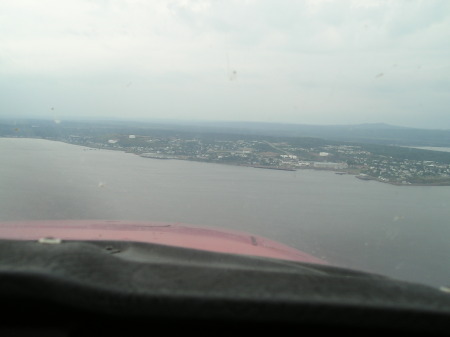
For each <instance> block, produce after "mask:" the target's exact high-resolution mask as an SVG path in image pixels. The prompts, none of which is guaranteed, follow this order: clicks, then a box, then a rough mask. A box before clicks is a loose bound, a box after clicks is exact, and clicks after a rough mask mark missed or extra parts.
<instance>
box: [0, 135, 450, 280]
mask: <svg viewBox="0 0 450 337" xmlns="http://www.w3.org/2000/svg"><path fill="white" fill-rule="evenodd" d="M0 158H1V165H0V221H13V220H47V219H108V220H145V221H165V222H182V223H188V224H198V225H204V226H215V227H223V228H228V229H235V230H241V231H245V232H250V233H253V234H256V235H262V236H265V237H267V238H270V239H273V240H277V241H280V242H282V243H284V244H288V245H290V246H293V247H295V248H297V249H300V250H303V251H305V252H307V253H310V254H312V255H315V256H317V257H321V258H325V259H326V260H327V261H329V262H330V263H331V264H335V265H338V266H344V267H350V268H354V269H360V270H365V271H371V272H376V273H380V274H384V275H388V276H391V277H395V278H400V279H404V280H409V281H414V282H421V283H425V284H429V285H433V286H441V285H449V284H450V263H449V261H450V244H448V241H449V239H450V222H449V215H450V187H447V186H394V185H389V184H383V183H379V182H376V181H362V180H358V179H355V177H354V176H351V175H342V176H341V175H336V174H334V173H333V172H328V171H314V170H299V171H295V172H290V171H278V170H265V169H257V168H249V167H238V166H229V165H219V164H208V163H198V162H191V161H181V160H158V159H149V158H141V157H139V156H137V155H134V154H130V153H124V152H119V151H110V150H98V149H89V148H86V147H81V146H75V145H70V144H65V143H61V142H55V141H48V140H41V139H19V138H0Z"/></svg>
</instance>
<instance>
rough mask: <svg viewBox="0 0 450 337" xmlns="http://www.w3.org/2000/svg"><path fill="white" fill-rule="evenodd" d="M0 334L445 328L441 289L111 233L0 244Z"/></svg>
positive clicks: (446, 302)
mask: <svg viewBox="0 0 450 337" xmlns="http://www.w3.org/2000/svg"><path fill="white" fill-rule="evenodd" d="M0 296H1V303H2V306H3V309H4V310H3V314H2V318H3V319H2V323H1V328H0V333H1V335H2V336H8V335H11V336H39V335H42V336H98V335H102V336H133V335H136V336H147V335H155V334H159V333H160V332H164V333H187V332H189V331H193V332H195V333H196V334H197V335H198V334H200V335H222V334H229V333H244V332H245V333H247V332H248V333H254V332H257V331H258V332H259V331H263V332H268V331H274V332H276V333H277V334H279V333H285V334H286V333H290V332H292V333H294V334H296V335H309V334H313V333H314V334H316V333H333V334H336V333H344V334H345V335H347V336H348V335H360V334H365V335H368V334H374V335H380V334H382V333H387V332H390V333H396V334H399V333H401V334H403V333H407V334H408V335H414V334H425V333H426V334H428V335H433V334H434V335H446V334H448V331H449V330H448V328H449V326H450V323H449V322H450V296H449V294H448V293H446V292H444V291H441V290H439V289H434V288H431V287H428V286H423V285H417V284H411V283H406V282H401V281H397V280H393V279H390V278H387V277H384V276H379V275H372V274H367V273H363V272H358V271H353V270H346V269H342V268H336V267H331V266H323V265H314V264H306V263H299V262H291V261H284V260H276V259H270V258H260V257H252V256H242V255H232V254H221V253H212V252H205V251H199V250H192V249H186V248H178V247H171V246H163V245H156V244H145V243H133V242H114V241H101V242H99V241H95V242H92V241H63V242H53V243H49V242H47V243H40V242H36V241H12V240H2V241H0Z"/></svg>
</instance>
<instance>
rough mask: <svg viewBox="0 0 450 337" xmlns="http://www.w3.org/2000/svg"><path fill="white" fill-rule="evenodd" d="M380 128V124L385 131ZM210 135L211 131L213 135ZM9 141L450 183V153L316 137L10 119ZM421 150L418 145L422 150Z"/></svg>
mask: <svg viewBox="0 0 450 337" xmlns="http://www.w3.org/2000/svg"><path fill="white" fill-rule="evenodd" d="M378 127H379V126H378ZM208 131H209V132H208ZM0 136H2V137H31V138H44V139H52V140H57V141H62V142H67V143H70V144H76V145H83V146H87V147H91V148H101V149H112V150H120V151H126V152H131V153H135V154H137V155H140V156H141V157H147V158H154V159H179V160H191V161H200V162H212V163H221V164H229V165H239V166H250V167H255V168H261V169H274V170H286V171H294V170H302V169H314V170H331V171H335V172H336V173H337V174H352V175H355V176H356V177H357V178H359V179H362V180H374V181H379V182H383V183H389V184H394V185H403V186H408V185H409V186H411V185H430V186H438V185H444V186H448V185H450V153H449V152H439V151H430V150H424V149H417V148H412V147H405V146H404V145H402V146H395V145H384V144H374V143H357V142H349V141H343V140H331V139H322V138H313V137H298V136H290V137H276V136H268V135H263V134H252V133H251V132H245V130H241V133H239V132H237V131H231V130H229V129H224V132H222V133H221V132H218V131H217V129H214V132H212V131H211V130H208V129H207V128H205V129H198V128H192V127H186V128H185V129H182V128H180V127H171V126H170V125H169V126H168V125H165V126H161V125H156V124H142V125H135V124H133V123H125V122H123V123H117V122H116V123H112V124H111V123H109V122H99V121H98V122H89V123H88V122H79V121H78V122H76V121H66V122H62V123H61V122H59V123H54V122H53V123H52V122H51V121H45V120H23V121H21V122H19V123H18V122H17V121H14V122H12V121H2V122H1V123H0ZM414 145H415V144H411V146H414Z"/></svg>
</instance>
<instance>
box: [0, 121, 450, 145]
mask: <svg viewBox="0 0 450 337" xmlns="http://www.w3.org/2000/svg"><path fill="white" fill-rule="evenodd" d="M3 122H4V123H2V121H0V131H1V129H2V128H5V127H6V125H8V126H7V129H10V128H11V120H8V121H6V120H3ZM15 123H17V125H21V124H22V127H23V126H24V125H23V124H30V123H32V124H36V125H41V126H44V125H45V126H47V127H52V129H55V132H56V129H57V128H56V126H58V127H59V128H61V127H62V128H67V127H72V128H90V127H92V126H95V127H101V128H105V129H108V130H109V131H110V132H116V131H119V130H122V131H123V130H124V128H126V129H127V130H128V131H129V132H130V133H139V131H142V130H143V129H151V130H160V131H163V130H176V131H179V132H185V133H186V132H187V133H193V134H195V133H211V134H238V135H247V136H273V137H312V138H321V139H325V140H332V141H346V142H355V143H370V144H380V145H381V144H382V145H398V146H417V147H450V130H429V129H416V128H408V127H401V126H395V125H389V124H384V123H375V124H358V125H306V124H281V123H262V122H211V121H168V120H161V121H127V120H123V121H119V120H97V121H63V122H62V123H61V124H59V125H55V123H54V122H53V121H43V120H25V121H18V122H15ZM15 123H14V124H15ZM5 124H6V125H5ZM31 131H32V132H33V133H36V132H37V130H31ZM0 133H4V132H0Z"/></svg>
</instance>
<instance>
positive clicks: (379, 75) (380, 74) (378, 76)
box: [375, 73, 384, 78]
mask: <svg viewBox="0 0 450 337" xmlns="http://www.w3.org/2000/svg"><path fill="white" fill-rule="evenodd" d="M383 76H384V74H383V73H379V74H377V75H376V76H375V78H381V77H383Z"/></svg>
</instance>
